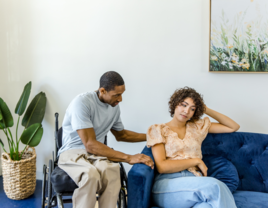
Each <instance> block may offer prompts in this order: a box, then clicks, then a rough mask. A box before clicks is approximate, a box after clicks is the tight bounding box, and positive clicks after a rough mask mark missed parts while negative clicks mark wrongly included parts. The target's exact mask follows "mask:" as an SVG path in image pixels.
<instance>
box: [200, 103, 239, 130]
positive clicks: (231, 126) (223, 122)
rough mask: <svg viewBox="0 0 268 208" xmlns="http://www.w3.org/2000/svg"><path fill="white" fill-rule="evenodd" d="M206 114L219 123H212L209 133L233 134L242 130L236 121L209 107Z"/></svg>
mask: <svg viewBox="0 0 268 208" xmlns="http://www.w3.org/2000/svg"><path fill="white" fill-rule="evenodd" d="M205 114H207V115H208V116H210V117H211V118H214V119H215V120H217V121H218V122H219V123H211V126H210V128H209V130H208V132H209V133H231V132H235V131H237V130H238V129H239V128H240V126H239V125H238V124H237V123H236V122H235V121H233V120H232V119H230V118H229V117H227V116H225V115H223V114H221V113H219V112H217V111H214V110H212V109H210V108H208V107H207V106H206V112H205Z"/></svg>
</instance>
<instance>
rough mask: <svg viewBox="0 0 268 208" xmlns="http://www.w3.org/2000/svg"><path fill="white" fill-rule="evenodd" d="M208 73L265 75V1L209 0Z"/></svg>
mask: <svg viewBox="0 0 268 208" xmlns="http://www.w3.org/2000/svg"><path fill="white" fill-rule="evenodd" d="M209 59H210V60H209V71H210V72H244V73H249V72H256V73H262V72H268V0H210V55H209Z"/></svg>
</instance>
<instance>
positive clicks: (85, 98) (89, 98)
mask: <svg viewBox="0 0 268 208" xmlns="http://www.w3.org/2000/svg"><path fill="white" fill-rule="evenodd" d="M94 93H95V92H94V91H92V92H83V93H80V94H78V95H77V96H76V97H75V98H74V99H73V100H72V103H77V102H81V103H88V102H93V103H94V102H95V98H94V96H95V95H94Z"/></svg>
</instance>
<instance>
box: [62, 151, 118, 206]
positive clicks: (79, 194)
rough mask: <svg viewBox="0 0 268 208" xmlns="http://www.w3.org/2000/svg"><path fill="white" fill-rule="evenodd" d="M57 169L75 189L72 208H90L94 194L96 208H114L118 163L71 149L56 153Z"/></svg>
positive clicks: (93, 203) (116, 196) (93, 204)
mask: <svg viewBox="0 0 268 208" xmlns="http://www.w3.org/2000/svg"><path fill="white" fill-rule="evenodd" d="M59 167H60V168H61V169H63V170H64V171H65V172H66V173H67V174H68V175H69V176H70V177H71V178H72V179H73V181H74V182H75V183H76V184H77V186H78V188H77V189H75V191H74V194H73V208H94V207H95V203H96V193H98V194H99V207H100V208H115V207H116V203H117V198H118V194H119V191H120V187H121V184H120V168H119V164H118V163H113V162H111V161H109V160H108V159H107V158H106V157H98V156H95V155H91V154H89V153H87V152H86V150H84V149H72V150H67V151H65V152H63V153H61V154H60V158H59Z"/></svg>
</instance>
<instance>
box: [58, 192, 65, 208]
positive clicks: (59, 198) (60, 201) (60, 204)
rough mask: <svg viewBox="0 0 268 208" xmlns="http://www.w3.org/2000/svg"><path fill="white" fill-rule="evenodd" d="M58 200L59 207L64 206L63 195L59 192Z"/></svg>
mask: <svg viewBox="0 0 268 208" xmlns="http://www.w3.org/2000/svg"><path fill="white" fill-rule="evenodd" d="M57 202H58V208H64V207H63V201H62V196H61V194H58V193H57Z"/></svg>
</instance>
